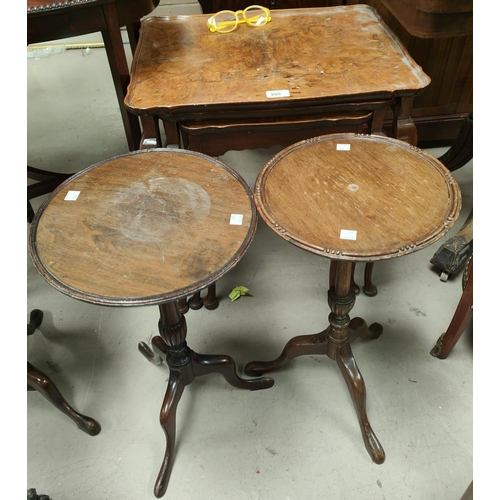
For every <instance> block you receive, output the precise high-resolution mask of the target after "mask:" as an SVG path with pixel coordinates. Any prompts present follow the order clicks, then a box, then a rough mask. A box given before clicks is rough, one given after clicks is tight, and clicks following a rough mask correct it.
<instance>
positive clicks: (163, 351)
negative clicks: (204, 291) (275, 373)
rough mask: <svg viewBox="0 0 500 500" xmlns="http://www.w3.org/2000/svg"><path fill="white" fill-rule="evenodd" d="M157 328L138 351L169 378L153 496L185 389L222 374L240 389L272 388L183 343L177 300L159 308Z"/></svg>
mask: <svg viewBox="0 0 500 500" xmlns="http://www.w3.org/2000/svg"><path fill="white" fill-rule="evenodd" d="M159 307H160V320H159V322H158V329H159V333H160V335H159V336H158V335H157V336H155V337H153V339H152V341H151V347H150V346H148V345H147V344H146V343H144V342H141V343H140V344H139V351H140V352H141V353H142V354H143V355H144V356H145V357H146V358H147V359H148V360H149V361H151V362H153V363H156V364H159V363H162V362H166V363H167V364H168V367H169V371H170V375H169V381H168V387H167V392H166V394H165V398H164V401H163V405H162V408H161V412H160V425H161V427H162V428H163V430H164V433H165V438H166V442H167V444H166V451H165V456H164V458H163V462H162V465H161V468H160V472H159V474H158V478H157V480H156V484H155V489H154V494H155V496H156V497H157V498H160V497H162V496H163V495H164V494H165V492H166V490H167V486H168V480H169V478H170V473H171V471H172V464H173V457H174V446H175V422H176V412H177V405H178V403H179V400H180V398H181V396H182V393H183V392H184V388H185V387H186V386H187V385H189V384H190V383H191V382H192V381H193V380H194V379H195V378H196V377H199V376H203V375H208V374H210V373H219V374H221V375H222V376H223V377H224V378H225V379H226V381H227V382H228V383H229V384H231V385H232V386H234V387H237V388H239V389H248V390H250V391H256V390H260V389H267V388H269V387H272V386H273V385H274V380H273V379H272V378H269V377H263V378H258V379H253V380H245V379H242V378H240V377H239V376H238V375H237V374H236V365H235V363H234V361H233V359H232V358H230V357H229V356H225V355H203V354H197V353H196V352H194V351H192V350H191V349H190V348H189V347H188V345H187V343H186V335H187V325H186V318H185V317H184V315H183V314H182V312H181V310H180V307H179V303H178V301H173V302H168V303H166V304H161V305H160V306H159Z"/></svg>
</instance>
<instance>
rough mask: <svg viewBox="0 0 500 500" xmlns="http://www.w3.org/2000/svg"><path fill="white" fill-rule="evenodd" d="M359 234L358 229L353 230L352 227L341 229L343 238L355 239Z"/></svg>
mask: <svg viewBox="0 0 500 500" xmlns="http://www.w3.org/2000/svg"><path fill="white" fill-rule="evenodd" d="M357 236H358V232H357V231H353V230H352V229H341V230H340V239H341V240H355V239H356V238H357Z"/></svg>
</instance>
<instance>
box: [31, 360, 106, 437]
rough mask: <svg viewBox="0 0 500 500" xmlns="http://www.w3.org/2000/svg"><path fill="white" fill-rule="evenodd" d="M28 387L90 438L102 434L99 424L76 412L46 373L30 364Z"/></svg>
mask: <svg viewBox="0 0 500 500" xmlns="http://www.w3.org/2000/svg"><path fill="white" fill-rule="evenodd" d="M28 385H29V386H30V387H32V388H33V389H35V390H36V391H38V392H39V393H40V394H41V395H42V396H44V397H45V398H46V399H48V400H49V401H50V402H51V403H52V404H53V405H54V406H55V407H56V408H57V409H58V410H60V411H61V412H62V413H64V414H65V415H66V416H68V417H69V418H70V419H71V420H73V422H75V424H76V425H77V427H78V428H79V429H81V430H82V431H83V432H85V433H87V434H88V435H90V436H96V435H97V434H99V432H101V426H100V424H99V422H97V421H96V420H94V419H93V418H90V417H87V416H86V415H82V414H81V413H78V412H77V411H76V410H74V409H73V408H72V407H71V406H70V404H69V403H68V402H67V401H66V400H65V399H64V398H63V396H62V394H61V393H60V392H59V389H58V388H57V387H56V385H55V384H54V382H52V380H51V379H50V378H49V377H48V376H47V375H45V373H43V372H41V371H40V370H38V369H36V368H35V367H34V366H33V365H32V364H31V363H28Z"/></svg>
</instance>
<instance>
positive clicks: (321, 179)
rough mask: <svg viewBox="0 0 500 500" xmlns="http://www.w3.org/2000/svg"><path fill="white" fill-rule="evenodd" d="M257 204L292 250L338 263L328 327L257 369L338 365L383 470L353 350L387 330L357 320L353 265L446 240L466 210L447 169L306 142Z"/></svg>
mask: <svg viewBox="0 0 500 500" xmlns="http://www.w3.org/2000/svg"><path fill="white" fill-rule="evenodd" d="M254 198H255V202H256V205H257V209H258V211H259V213H260V214H261V216H262V218H263V219H264V221H265V222H266V223H267V224H268V225H269V227H271V229H272V230H273V231H275V232H276V233H277V234H278V235H279V236H281V237H282V238H283V239H285V240H286V241H288V242H290V243H291V244H293V245H295V246H297V247H299V248H302V249H304V250H306V251H308V252H312V253H314V254H316V255H318V256H321V257H327V258H329V259H331V270H330V289H329V291H328V304H329V306H330V308H331V314H330V315H329V318H328V320H329V325H328V326H327V327H326V328H325V330H323V331H322V332H320V333H317V334H313V335H301V336H298V337H294V338H292V339H291V340H290V341H288V343H287V344H286V346H285V347H284V349H283V351H282V353H281V355H280V356H279V357H278V358H276V359H275V360H273V361H253V362H250V363H248V364H247V365H246V367H245V373H246V374H247V375H253V376H257V375H262V374H263V373H266V372H269V371H272V370H275V369H278V368H280V367H281V366H282V365H283V364H284V363H285V362H286V361H288V360H290V359H293V358H295V357H297V356H301V355H309V354H326V355H327V356H328V357H329V358H331V359H335V360H336V362H337V364H338V366H339V368H340V370H341V372H342V375H343V377H344V379H345V381H346V384H347V386H348V388H349V392H350V394H351V397H352V399H353V402H354V405H355V408H356V413H357V416H358V420H359V424H360V427H361V433H362V436H363V440H364V442H365V446H366V449H367V451H368V453H369V455H370V457H371V458H372V460H373V461H374V462H375V463H377V464H380V463H383V462H384V460H385V452H384V450H383V448H382V446H381V444H380V442H379V441H378V439H377V437H376V436H375V434H374V432H373V430H372V428H371V425H370V423H369V421H368V417H367V414H366V388H365V383H364V381H363V377H362V376H361V373H360V371H359V369H358V367H357V365H356V361H355V359H354V356H353V353H352V350H351V343H352V342H353V341H354V340H355V339H356V338H358V337H361V338H363V339H365V340H371V339H376V338H378V337H379V336H380V335H381V333H382V326H381V325H380V324H378V323H373V324H372V325H370V326H369V327H368V326H367V324H366V322H365V321H364V320H363V319H362V318H359V317H357V318H353V319H350V317H349V312H350V311H351V309H352V308H353V306H354V302H355V293H354V291H353V288H352V285H351V279H352V270H353V265H354V264H355V263H356V262H360V261H361V262H370V261H377V260H383V259H392V258H396V257H402V256H404V255H408V254H410V253H412V252H416V251H418V250H421V249H422V248H425V247H427V246H428V245H430V244H431V243H433V242H435V241H437V240H438V239H439V238H441V237H442V236H443V235H444V234H445V233H446V232H447V231H448V230H449V229H450V228H451V227H452V225H453V224H454V222H455V221H456V219H457V217H458V215H459V212H460V209H461V204H462V198H461V193H460V189H459V186H458V184H457V183H456V181H455V179H454V178H453V176H452V175H451V173H450V172H449V170H448V169H446V167H444V166H443V165H442V164H441V163H440V162H439V161H438V160H437V159H435V158H434V157H432V156H431V155H429V154H427V153H426V152H424V151H422V150H420V149H417V148H415V147H413V146H411V145H409V144H407V143H405V142H402V141H399V140H396V139H391V138H384V137H377V136H366V135H365V136H364V135H357V134H332V135H327V136H322V137H317V138H313V139H308V140H305V141H302V142H299V143H297V144H294V145H292V146H289V147H288V148H286V149H284V150H282V151H281V152H280V153H278V154H277V155H276V156H275V157H273V158H272V159H271V160H269V162H268V163H267V164H266V165H265V166H264V168H263V169H262V170H261V172H260V174H259V176H258V178H257V181H256V185H255V194H254Z"/></svg>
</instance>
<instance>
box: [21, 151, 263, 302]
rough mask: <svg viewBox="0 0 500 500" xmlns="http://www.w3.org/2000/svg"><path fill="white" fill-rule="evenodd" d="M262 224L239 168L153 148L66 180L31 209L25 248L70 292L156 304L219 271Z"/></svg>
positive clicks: (38, 265) (194, 288) (44, 272)
mask: <svg viewBox="0 0 500 500" xmlns="http://www.w3.org/2000/svg"><path fill="white" fill-rule="evenodd" d="M256 226H257V212H256V209H255V205H254V203H253V200H252V192H251V189H250V187H249V186H248V184H247V183H246V182H245V180H244V179H243V178H242V177H241V176H240V175H239V174H238V173H237V172H236V171H235V170H234V169H232V168H231V167H229V166H227V165H225V164H223V163H222V162H220V161H218V160H216V159H213V158H211V157H208V156H206V155H203V154H201V153H196V152H192V151H186V150H176V149H150V150H143V151H136V152H133V153H128V154H125V155H121V156H116V157H113V158H111V159H108V160H105V161H102V162H100V163H97V164H95V165H92V166H90V167H88V168H86V169H84V170H82V171H80V172H79V173H77V174H75V175H74V176H72V177H71V178H70V179H68V180H67V181H66V182H64V183H63V184H62V185H60V186H59V187H58V188H57V189H56V190H55V191H54V192H53V193H52V194H51V195H50V196H49V197H48V198H47V199H46V200H45V201H44V203H43V204H42V206H41V207H40V209H39V210H38V212H37V214H36V215H35V218H34V220H33V223H32V225H31V228H30V234H29V250H30V253H31V256H32V259H33V262H34V264H35V266H36V268H37V269H38V271H39V272H40V273H41V275H42V276H43V277H44V278H45V279H46V280H47V281H48V282H49V283H50V284H51V285H53V286H54V287H55V288H57V289H58V290H60V291H61V292H63V293H66V294H67V295H69V296H71V297H74V298H76V299H80V300H83V301H86V302H91V303H95V304H103V305H110V306H133V305H145V304H160V303H162V302H166V301H169V300H173V299H179V298H182V297H185V296H187V295H189V294H191V293H194V292H195V291H198V290H201V289H203V288H205V287H206V286H208V285H209V284H211V283H213V282H215V281H216V280H218V279H219V278H220V277H222V276H223V275H224V274H225V273H226V272H227V271H228V270H229V269H231V268H232V267H233V266H234V265H235V264H236V263H237V262H238V261H239V260H240V259H241V257H242V256H243V255H244V253H245V251H246V249H247V248H248V246H249V245H250V243H251V241H252V239H253V236H254V234H255V230H256Z"/></svg>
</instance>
